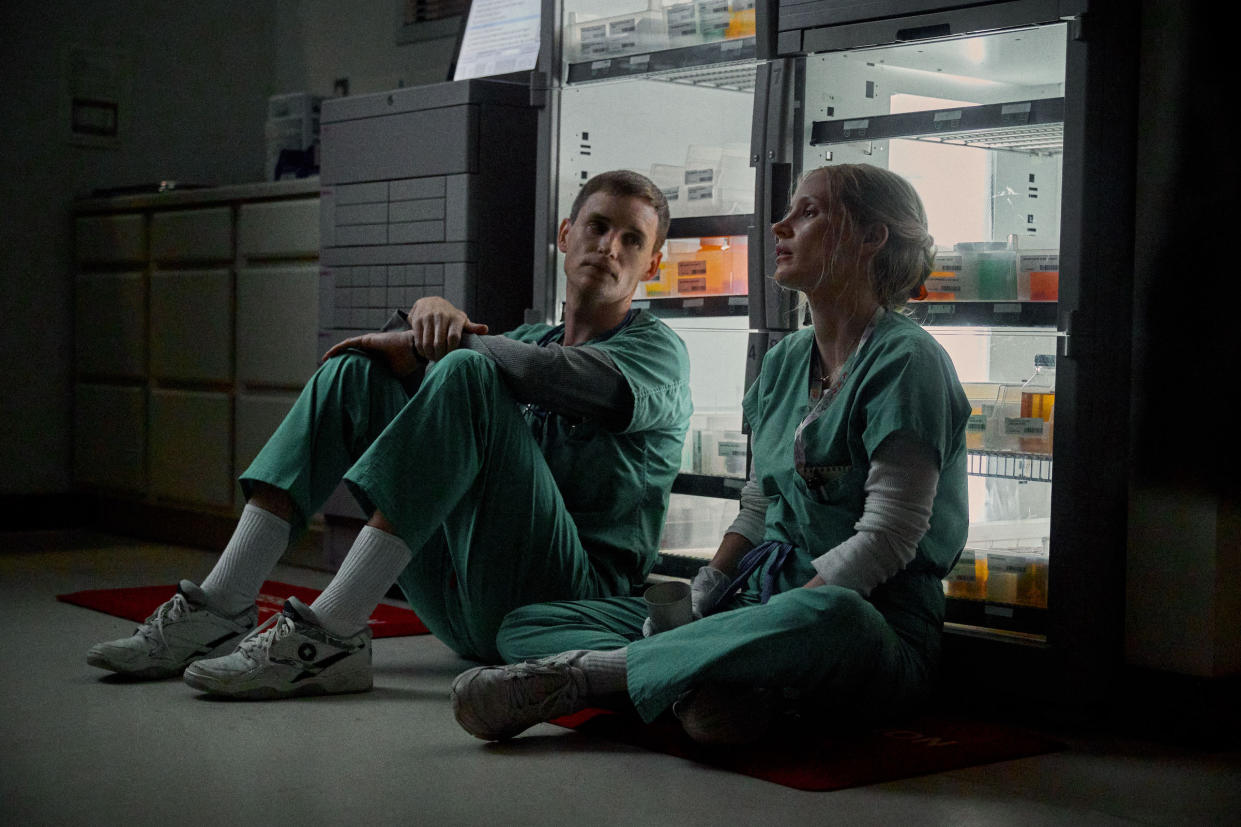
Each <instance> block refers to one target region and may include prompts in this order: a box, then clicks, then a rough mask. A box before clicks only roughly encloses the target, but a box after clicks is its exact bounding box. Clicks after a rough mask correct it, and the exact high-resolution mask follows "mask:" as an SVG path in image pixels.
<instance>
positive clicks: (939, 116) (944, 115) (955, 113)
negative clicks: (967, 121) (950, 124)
mask: <svg viewBox="0 0 1241 827" xmlns="http://www.w3.org/2000/svg"><path fill="white" fill-rule="evenodd" d="M932 120H933V121H934V122H935V123H936V124H938V123H940V122H941V121H959V120H961V110H960V109H949V110H947V111H945V112H936V113H935V116H934V118H932Z"/></svg>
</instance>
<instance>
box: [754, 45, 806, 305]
mask: <svg viewBox="0 0 1241 827" xmlns="http://www.w3.org/2000/svg"><path fill="white" fill-rule="evenodd" d="M792 76H793V60H792V59H790V58H784V59H781V60H773V61H768V62H766V63H760V64H759V65H758V67H757V72H756V74H755V84H754V115H753V121H752V123H751V131H750V165H751V166H753V167H754V186H755V193H754V205H755V212H754V223H753V225H752V226H751V227H750V228H749V262H748V268H749V294H750V326H751V327H752V328H754V329H757V330H792V329H794V328H796V326H797V324H796V315H797V314H796V296H795V294H793V293H790V292H788V291H785V290H782V289H780V288H779V287H777V286H776V284H775V282H773V281H772V280H771V279H768V278H767V274H768V273H770V272H772V271H773V270H774V269H775V263H776V262H775V244H774V239H773V238H772V236H771V232H770V229H769V228H770V227H771V225H772V223H773V222H774V221H775V220H776V219H778V218H779V217H780V216H783V215H784V212H785V210H786V208H787V207H788V197H789V192H790V189H791V185H792V176H793V164H792V161H791V155H792V146H791V141H790V139H789V133H790V131H791V122H792V118H791V116H790V112H789V109H790V97H791V96H790V83H792V80H793V78H792Z"/></svg>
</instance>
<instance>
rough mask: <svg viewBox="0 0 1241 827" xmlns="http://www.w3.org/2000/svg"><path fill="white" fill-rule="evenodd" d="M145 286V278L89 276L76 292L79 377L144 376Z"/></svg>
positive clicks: (133, 275) (139, 275) (136, 275)
mask: <svg viewBox="0 0 1241 827" xmlns="http://www.w3.org/2000/svg"><path fill="white" fill-rule="evenodd" d="M146 337H147V329H146V287H145V286H144V285H143V281H142V273H85V274H83V275H80V276H78V279H77V285H76V289H75V293H74V340H75V347H76V349H77V370H78V373H79V374H92V375H97V376H116V377H126V378H142V377H143V376H145V375H146Z"/></svg>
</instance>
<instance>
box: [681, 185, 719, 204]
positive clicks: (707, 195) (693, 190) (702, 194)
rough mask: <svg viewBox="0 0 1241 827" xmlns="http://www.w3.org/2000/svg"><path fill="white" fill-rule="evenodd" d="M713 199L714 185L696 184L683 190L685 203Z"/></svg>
mask: <svg viewBox="0 0 1241 827" xmlns="http://www.w3.org/2000/svg"><path fill="white" fill-rule="evenodd" d="M714 197H715V185H714V184H698V185H697V186H693V187H686V188H685V200H686V201H710V200H711V199H713V198H714Z"/></svg>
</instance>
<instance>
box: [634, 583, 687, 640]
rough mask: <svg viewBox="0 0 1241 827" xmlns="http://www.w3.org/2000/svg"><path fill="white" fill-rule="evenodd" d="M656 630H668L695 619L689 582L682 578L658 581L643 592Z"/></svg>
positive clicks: (648, 612)
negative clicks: (681, 579) (683, 580)
mask: <svg viewBox="0 0 1241 827" xmlns="http://www.w3.org/2000/svg"><path fill="white" fill-rule="evenodd" d="M642 598H643V599H644V600H645V601H646V611H647V614H649V615H650V616H651V623H652V624H653V625H654V626H655V630H656V631H659V632H666V631H668V630H669V629H675V628H676V627H678V626H684V625H685V624H686V623H689V622H690V621H691V620H693V619H694V609H693V604H692V603H691V602H690V589H689V584H688V583H685V582H682V581H680V580H668V581H666V582H664V583H656V584H655V585H653V586H651V587H649V588H648V589H647V590H646V591H645V592H643V593H642Z"/></svg>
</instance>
